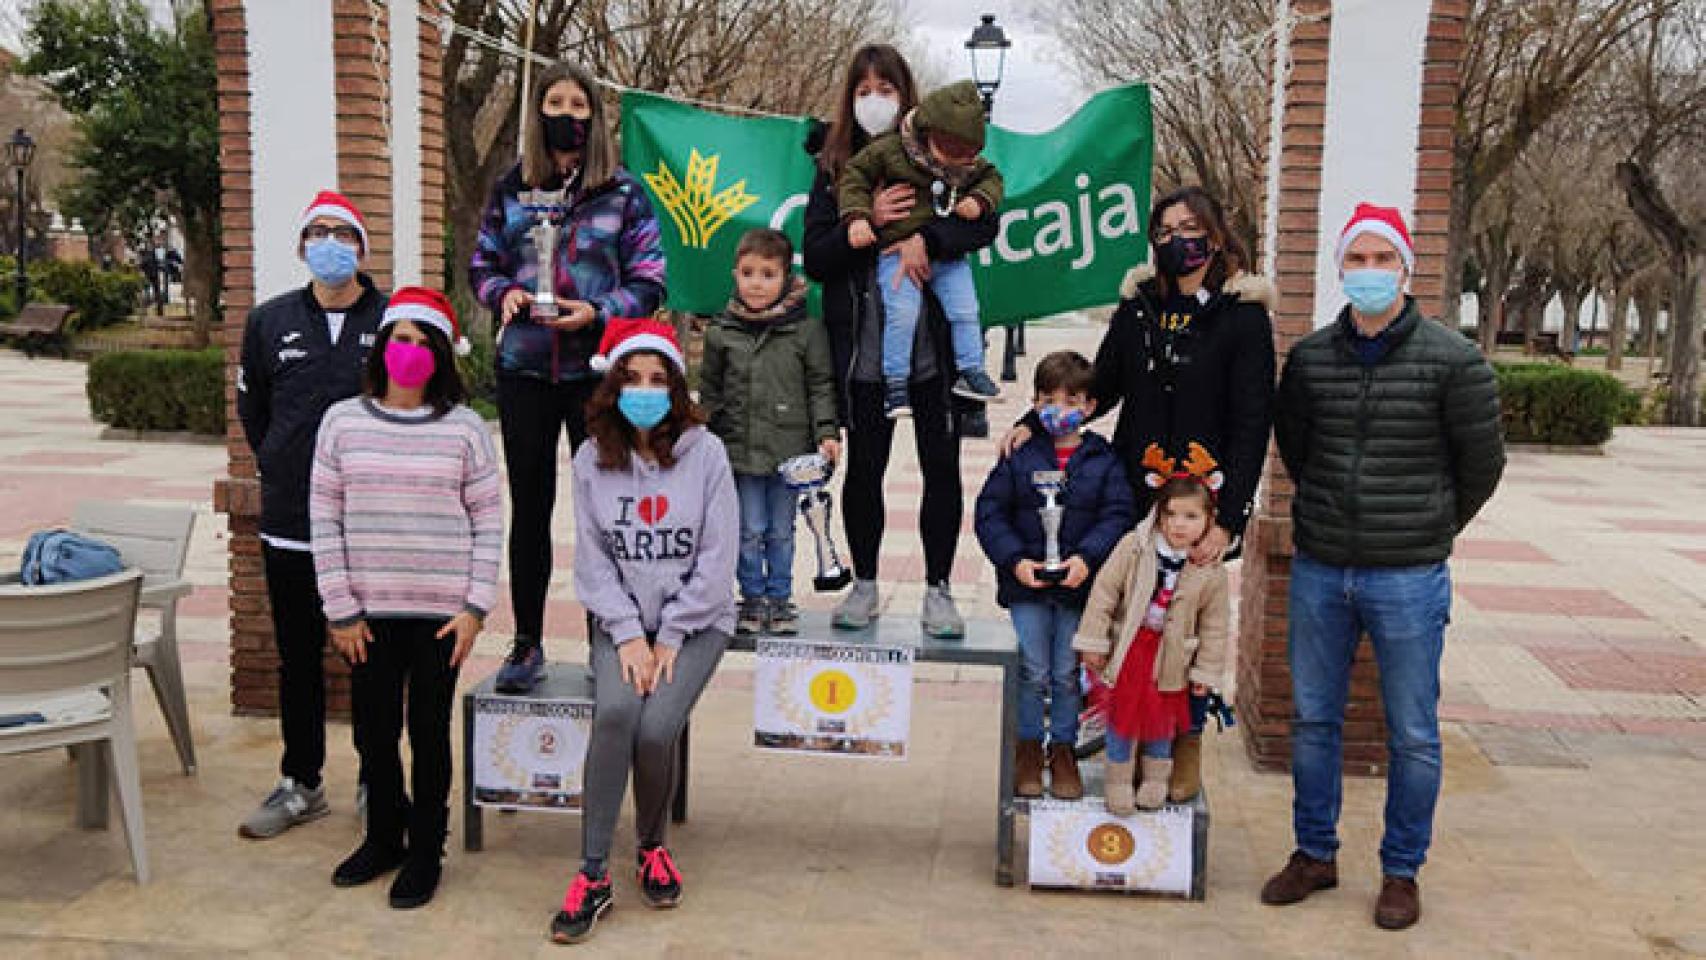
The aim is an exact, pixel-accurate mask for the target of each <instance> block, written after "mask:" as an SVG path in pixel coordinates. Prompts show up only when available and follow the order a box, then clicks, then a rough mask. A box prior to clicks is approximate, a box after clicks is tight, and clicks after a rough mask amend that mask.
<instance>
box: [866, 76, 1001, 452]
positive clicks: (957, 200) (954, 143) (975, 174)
mask: <svg viewBox="0 0 1706 960" xmlns="http://www.w3.org/2000/svg"><path fill="white" fill-rule="evenodd" d="M983 139H984V131H983V101H982V100H981V99H979V97H978V95H977V87H976V86H975V85H974V84H973V83H972V82H971V81H969V80H964V81H961V82H959V83H956V84H952V85H950V86H946V87H943V88H941V89H940V90H936V91H934V92H932V93H931V94H930V95H929V96H927V97H925V98H924V100H923V102H921V103H920V104H919V105H918V108H917V109H916V110H914V111H912V112H911V113H909V114H907V115H906V116H905V117H902V118H901V121H900V128H899V129H898V130H897V131H895V132H893V133H886V134H883V135H882V136H880V137H878V138H877V139H875V140H873V141H871V143H870V144H869V145H867V146H866V147H865V149H863V150H861V151H859V152H858V153H857V154H855V155H854V156H853V159H851V160H849V161H848V162H847V169H846V170H845V171H844V172H843V173H842V175H841V182H840V183H839V184H837V192H838V193H839V199H840V202H841V216H842V219H844V220H845V221H846V222H847V242H848V244H849V245H851V246H852V247H853V249H855V250H859V249H863V248H865V247H869V246H871V245H872V244H880V246H881V249H882V250H883V253H882V255H881V256H879V257H878V258H877V282H878V288H879V290H880V291H881V295H882V298H883V411H884V412H885V413H886V414H888V416H889V417H890V418H896V417H903V416H910V415H911V413H912V410H911V406H910V404H909V403H908V400H907V392H906V382H907V375H908V374H909V373H910V371H911V370H912V341H913V337H914V335H915V334H916V333H917V329H918V317H919V314H920V313H922V312H923V306H924V294H923V291H922V290H920V289H919V287H918V285H917V284H916V283H914V282H913V281H912V280H911V279H910V278H909V277H907V276H906V275H905V274H904V272H903V271H902V269H901V265H900V253H899V252H898V251H896V250H894V249H893V246H894V245H895V244H897V243H899V242H900V241H902V240H905V239H907V238H908V237H911V236H912V235H913V234H915V233H917V232H918V230H919V228H920V227H923V226H924V225H925V224H926V223H929V222H930V220H931V219H932V218H935V217H949V216H954V217H959V218H961V219H964V220H977V219H980V218H982V217H983V216H984V215H985V214H988V213H991V212H993V211H994V210H996V209H998V208H999V207H1000V206H1001V197H1002V193H1003V190H1004V187H1003V184H1002V180H1001V171H999V170H997V169H995V165H994V164H992V163H990V162H989V161H988V160H985V159H984V158H983V157H981V156H979V152H980V151H981V150H982V149H983ZM899 183H909V184H912V185H913V186H914V187H916V188H918V194H919V199H918V202H916V203H914V204H913V206H912V210H911V211H910V212H909V213H908V214H907V215H906V216H904V217H902V218H901V219H899V220H896V221H894V222H892V223H887V224H883V225H882V226H881V227H878V226H876V224H874V223H873V221H872V219H871V216H872V195H873V194H874V193H875V192H876V191H877V189H878V188H879V187H881V186H889V185H894V184H899ZM926 201H928V202H926ZM929 283H930V290H931V291H932V292H933V293H935V294H936V299H937V300H939V301H940V302H941V304H942V313H943V314H944V315H945V316H946V317H947V319H948V329H949V332H950V334H951V335H952V340H953V345H954V366H955V368H956V369H955V372H956V373H957V374H958V376H957V377H956V378H955V380H954V387H953V389H954V393H956V394H959V395H960V396H962V397H966V398H967V399H970V400H977V401H982V402H985V403H987V402H988V401H990V400H994V399H997V398H999V397H1000V396H1001V391H1000V389H999V388H997V387H996V386H995V381H993V380H991V379H990V378H989V374H988V373H987V372H985V371H984V369H983V328H982V326H981V325H980V324H979V322H978V304H977V289H976V287H974V286H973V284H972V276H971V264H969V263H967V262H966V260H965V258H964V257H956V258H955V259H952V260H936V259H932V260H931V262H930V280H929Z"/></svg>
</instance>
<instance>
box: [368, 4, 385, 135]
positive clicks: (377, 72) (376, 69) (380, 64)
mask: <svg viewBox="0 0 1706 960" xmlns="http://www.w3.org/2000/svg"><path fill="white" fill-rule="evenodd" d="M387 7H388V0H368V4H367V12H368V14H369V22H370V25H371V29H372V33H373V73H374V76H376V77H377V78H378V79H379V128H380V129H381V130H382V131H384V133H385V156H386V157H390V156H391V43H390V41H389V39H387V38H385V37H383V36H382V35H381V32H380V23H379V18H380V16H381V15H382V14H385V13H388V12H389V11H388V9H387Z"/></svg>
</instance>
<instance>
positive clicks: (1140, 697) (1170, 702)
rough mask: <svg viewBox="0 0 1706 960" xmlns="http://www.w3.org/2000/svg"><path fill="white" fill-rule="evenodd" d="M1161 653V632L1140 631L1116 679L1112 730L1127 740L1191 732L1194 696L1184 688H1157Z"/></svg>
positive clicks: (1158, 738) (1110, 727)
mask: <svg viewBox="0 0 1706 960" xmlns="http://www.w3.org/2000/svg"><path fill="white" fill-rule="evenodd" d="M1160 651H1161V633H1160V631H1158V630H1152V629H1150V628H1149V627H1143V628H1141V629H1139V630H1138V631H1137V636H1136V637H1134V638H1133V639H1132V641H1131V649H1130V650H1128V651H1126V656H1125V662H1124V663H1122V664H1121V665H1120V675H1119V676H1118V677H1116V678H1115V679H1114V695H1113V702H1112V704H1111V705H1110V706H1109V710H1108V727H1109V729H1111V730H1112V731H1113V732H1114V733H1117V734H1119V735H1120V736H1121V737H1124V738H1125V739H1127V740H1132V741H1135V742H1138V743H1143V742H1147V741H1152V740H1171V739H1173V738H1174V737H1176V736H1178V735H1179V734H1181V733H1184V732H1186V731H1189V730H1190V729H1191V698H1190V694H1189V693H1187V692H1186V691H1185V690H1184V689H1179V690H1174V691H1171V692H1167V691H1162V690H1157V689H1156V688H1155V658H1156V656H1157V655H1159V653H1160Z"/></svg>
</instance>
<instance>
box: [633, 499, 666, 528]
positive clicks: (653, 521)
mask: <svg viewBox="0 0 1706 960" xmlns="http://www.w3.org/2000/svg"><path fill="white" fill-rule="evenodd" d="M668 513H669V498H668V497H666V496H664V495H663V494H661V493H660V494H658V495H656V496H652V497H641V498H640V519H641V520H644V521H645V522H646V526H649V527H650V526H656V525H657V524H658V523H659V522H660V521H662V520H663V518H664V516H665V515H667V514H668Z"/></svg>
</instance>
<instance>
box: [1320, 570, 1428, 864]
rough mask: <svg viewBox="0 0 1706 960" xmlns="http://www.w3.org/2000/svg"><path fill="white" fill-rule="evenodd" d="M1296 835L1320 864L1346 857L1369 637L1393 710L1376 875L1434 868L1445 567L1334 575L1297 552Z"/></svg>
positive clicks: (1389, 712)
mask: <svg viewBox="0 0 1706 960" xmlns="http://www.w3.org/2000/svg"><path fill="white" fill-rule="evenodd" d="M1290 603H1291V629H1290V644H1289V646H1290V658H1291V683H1292V699H1293V700H1294V701H1295V703H1296V710H1297V720H1296V721H1295V722H1294V723H1293V725H1292V733H1291V740H1292V747H1291V777H1292V784H1293V787H1294V789H1295V791H1296V795H1295V797H1294V799H1293V801H1292V829H1293V831H1294V832H1295V833H1296V835H1297V847H1298V849H1300V850H1302V851H1303V852H1304V853H1306V854H1308V855H1309V856H1311V857H1314V858H1315V859H1317V860H1331V859H1333V857H1334V855H1335V854H1336V853H1337V852H1338V849H1339V838H1338V830H1337V828H1338V822H1339V807H1340V801H1341V799H1342V795H1343V784H1342V782H1341V778H1340V771H1341V767H1342V765H1343V759H1344V758H1343V752H1342V748H1343V740H1344V726H1345V700H1346V699H1347V697H1348V696H1349V694H1350V681H1351V659H1352V657H1353V655H1354V654H1355V652H1356V647H1357V643H1358V641H1359V639H1360V638H1361V635H1362V634H1363V632H1365V631H1366V632H1367V633H1368V635H1369V638H1370V639H1371V640H1372V641H1373V643H1374V655H1375V659H1376V661H1377V662H1378V664H1379V667H1380V696H1381V700H1382V702H1383V704H1384V706H1385V708H1386V727H1387V740H1386V745H1387V748H1388V750H1389V752H1390V759H1389V761H1388V767H1387V774H1386V832H1385V835H1384V836H1383V837H1382V838H1381V841H1380V865H1381V869H1382V870H1383V871H1384V872H1385V873H1387V874H1389V875H1392V876H1397V877H1413V876H1415V875H1416V871H1417V870H1419V869H1420V868H1421V866H1422V862H1423V861H1424V860H1426V859H1427V853H1428V844H1429V842H1430V841H1432V839H1433V816H1434V804H1435V802H1437V801H1438V800H1439V781H1440V745H1439V660H1440V653H1441V651H1442V650H1443V649H1444V647H1445V625H1446V623H1447V622H1449V620H1450V619H1451V574H1450V572H1449V571H1448V570H1447V569H1446V566H1445V564H1444V563H1432V564H1425V565H1422V566H1414V567H1335V566H1330V565H1328V564H1324V563H1318V562H1316V561H1314V560H1311V559H1310V558H1309V557H1307V556H1305V555H1304V554H1302V553H1299V554H1297V556H1296V558H1295V559H1293V561H1292V565H1291V597H1290Z"/></svg>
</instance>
